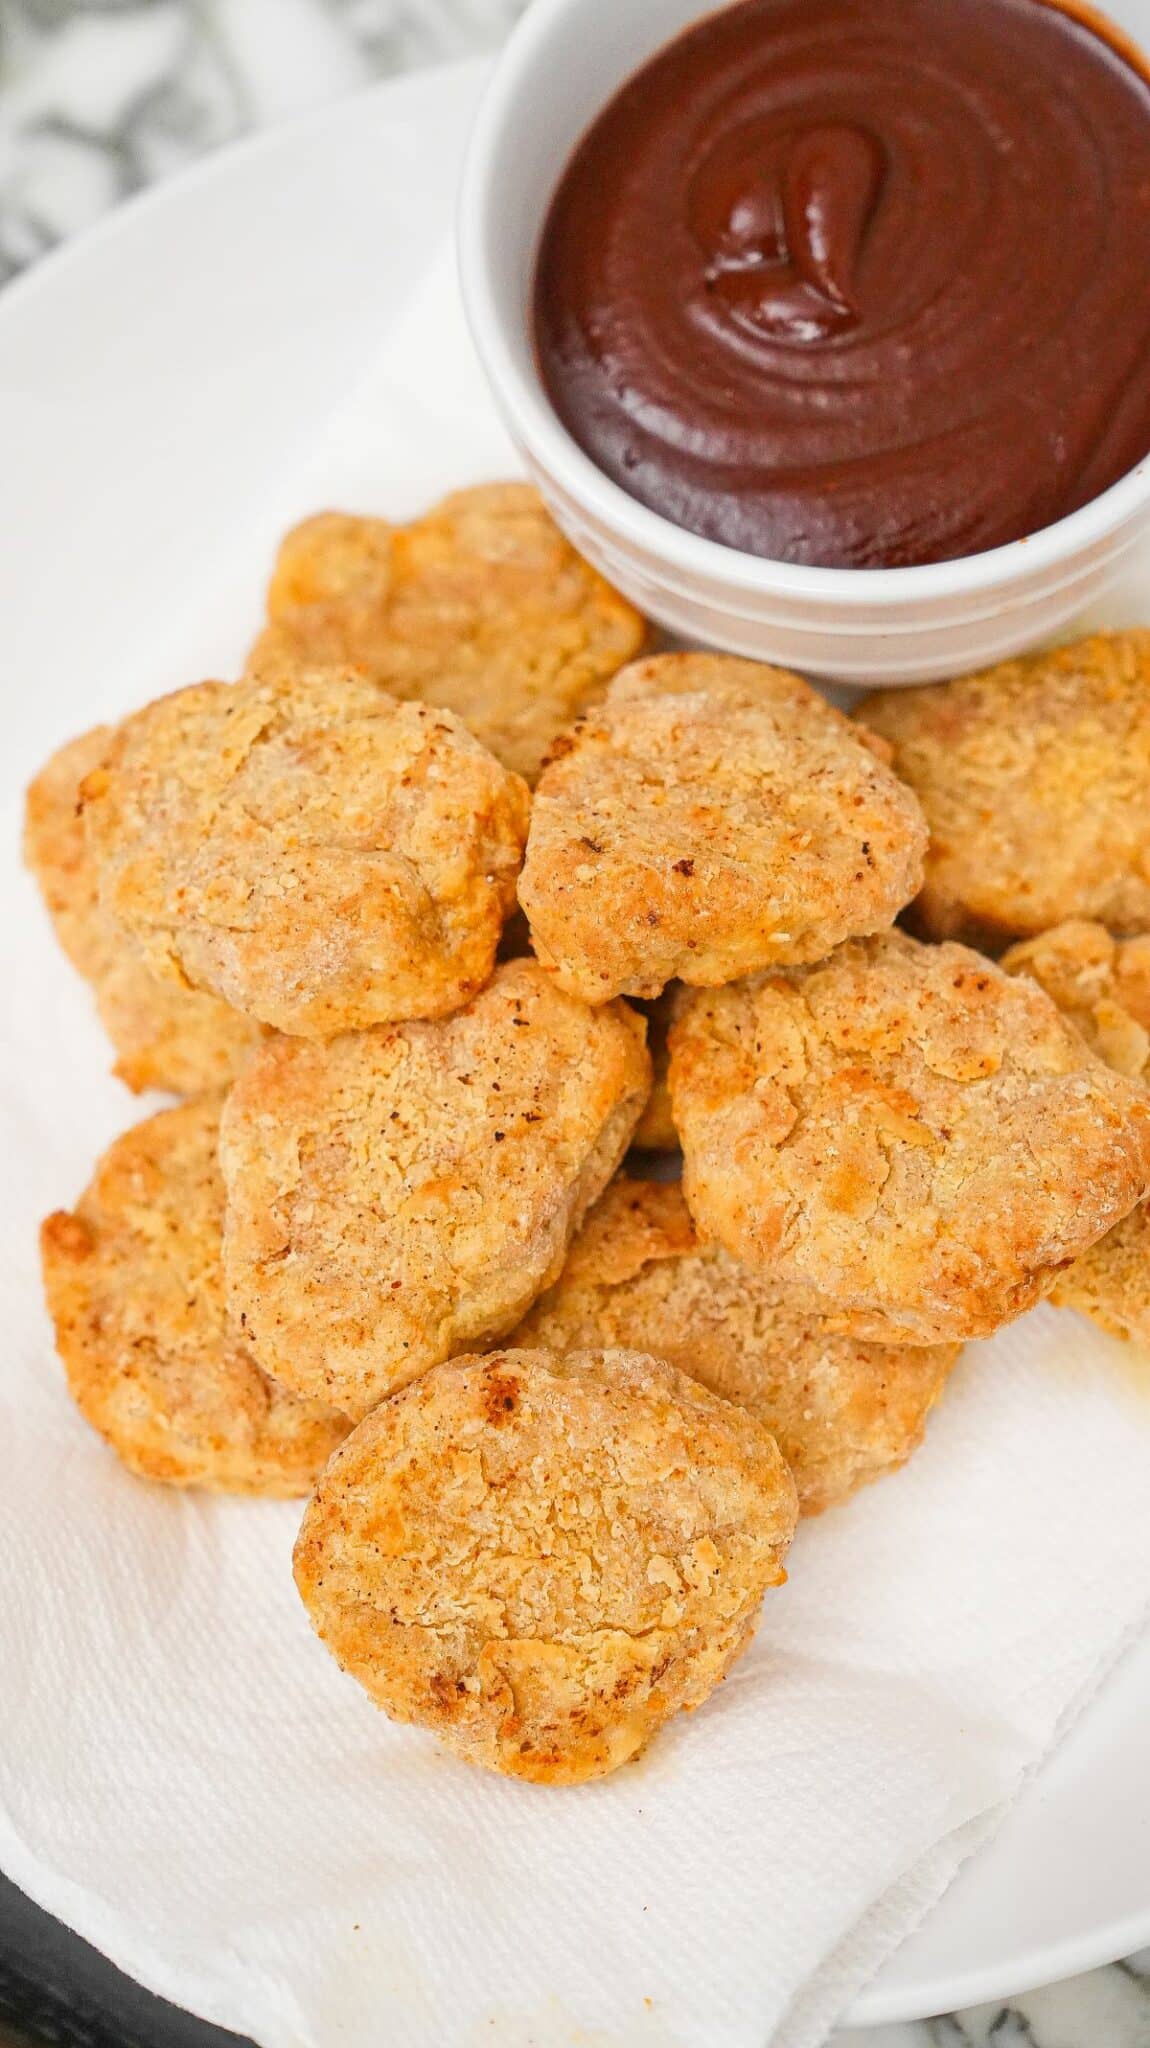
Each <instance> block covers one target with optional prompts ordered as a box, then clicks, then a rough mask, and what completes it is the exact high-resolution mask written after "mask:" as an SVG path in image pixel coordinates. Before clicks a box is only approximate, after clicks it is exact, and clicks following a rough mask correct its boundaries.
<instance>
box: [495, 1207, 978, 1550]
mask: <svg viewBox="0 0 1150 2048" xmlns="http://www.w3.org/2000/svg"><path fill="white" fill-rule="evenodd" d="M511 1341H512V1343H514V1344H517V1345H523V1346H527V1347H528V1348H531V1347H533V1346H539V1347H541V1348H542V1349H545V1350H551V1351H566V1350H568V1349H570V1350H582V1349H584V1348H590V1347H592V1346H602V1347H611V1346H615V1345H621V1346H622V1347H623V1348H624V1349H625V1350H631V1351H646V1352H650V1353H651V1354H652V1355H653V1356H654V1357H656V1358H665V1359H667V1360H668V1361H669V1363H670V1364H671V1365H674V1366H677V1367H678V1369H679V1371H680V1372H685V1373H688V1374H689V1375H690V1377H691V1378H692V1379H696V1380H701V1381H702V1383H703V1385H704V1386H706V1387H709V1388H710V1389H711V1392H712V1393H713V1394H721V1395H722V1397H723V1399H724V1400H726V1401H737V1402H738V1404H739V1406H740V1407H741V1408H747V1409H749V1410H750V1413H751V1414H752V1415H754V1416H755V1417H757V1419H758V1421H760V1422H761V1423H762V1424H763V1425H764V1427H765V1428H766V1429H769V1430H770V1432H771V1435H772V1436H773V1437H774V1438H775V1439H776V1441H777V1443H778V1446H779V1449H780V1450H781V1452H782V1454H783V1456H784V1458H785V1459H786V1461H787V1464H788V1465H789V1466H790V1468H791V1471H792V1473H793V1474H794V1478H795V1484H796V1486H797V1488H798V1495H799V1511H800V1513H801V1514H804V1515H817V1514H821V1513H822V1511H823V1509H824V1508H829V1507H833V1506H834V1505H835V1503H836V1502H837V1501H841V1500H845V1499H846V1497H847V1495H848V1494H851V1493H853V1492H854V1491H855V1490H856V1488H857V1487H860V1486H863V1485H865V1484H866V1482H867V1481H868V1480H871V1479H877V1478H879V1477H880V1476H881V1475H882V1474H883V1473H884V1472H893V1471H895V1470H896V1469H897V1468H898V1466H900V1465H904V1464H905V1463H906V1461H907V1459H908V1458H909V1457H910V1455H911V1452H912V1451H914V1450H917V1448H918V1446H919V1444H920V1443H921V1442H922V1438H923V1432H924V1430H925V1427H926V1418H927V1415H928V1414H929V1412H930V1410H931V1408H932V1407H933V1406H934V1403H935V1402H936V1401H937V1399H938V1397H939V1395H940V1394H941V1392H942V1390H943V1387H944V1386H945V1384H946V1380H947V1377H948V1375H949V1373H950V1371H951V1369H952V1367H953V1366H954V1363H955V1361H956V1359H957V1358H958V1354H959V1346H958V1345H957V1344H934V1345H931V1344H921V1345H919V1344H867V1343H864V1342H863V1341H862V1340H861V1339H860V1338H858V1337H851V1336H848V1335H846V1334H844V1333H843V1332H841V1331H837V1330H834V1329H829V1328H828V1327H827V1323H826V1319H825V1318H824V1317H820V1316H819V1314H818V1313H817V1311H816V1310H814V1309H813V1308H812V1305H811V1296H810V1292H809V1290H808V1289H806V1288H797V1289H796V1288H794V1287H788V1286H787V1284H786V1282H785V1281H781V1280H778V1279H777V1278H776V1277H775V1275H774V1274H773V1273H771V1272H770V1271H768V1270H764V1269H756V1268H754V1267H751V1266H740V1265H739V1263H738V1261H737V1260H735V1259H733V1258H732V1257H731V1256H730V1254H729V1252H725V1251H723V1250H722V1248H721V1247H720V1246H718V1245H704V1244H702V1243H701V1242H700V1240H699V1237H698V1235H697V1233H696V1231H695V1229H694V1226H693V1224H692V1222H691V1217H690V1212H689V1211H688V1208H687V1205H686V1202H685V1201H684V1200H683V1195H682V1191H681V1189H679V1188H678V1187H674V1186H658V1185H657V1184H656V1183H655V1182H653V1181H635V1180H628V1179H627V1178H626V1176H625V1175H623V1174H620V1175H619V1176H618V1177H617V1178H616V1179H615V1180H614V1181H613V1182H612V1184H611V1186H610V1187H609V1188H608V1190H607V1192H606V1194H605V1195H604V1196H603V1197H602V1199H601V1200H600V1201H599V1202H598V1203H597V1204H596V1206H595V1208H594V1209H592V1211H591V1214H590V1215H589V1216H588V1218H587V1221H586V1222H585V1224H584V1225H583V1228H582V1230H581V1231H580V1233H579V1236H578V1237H577V1238H576V1240H575V1242H574V1244H573V1245H572V1247H571V1251H570V1255H569V1257H568V1260H567V1264H566V1265H565V1266H564V1268H563V1271H562V1273H561V1274H560V1276H559V1279H558V1280H557V1281H556V1283H555V1285H554V1287H552V1288H550V1289H549V1290H548V1292H547V1293H546V1294H545V1295H544V1296H543V1297H542V1299H541V1300H539V1301H537V1302H536V1304H535V1307H534V1308H533V1309H531V1310H530V1311H529V1313H528V1315H527V1316H526V1318H525V1320H524V1321H523V1322H522V1323H521V1324H520V1325H519V1328H518V1330H516V1332H515V1334H514V1337H513V1338H512V1339H511Z"/></svg>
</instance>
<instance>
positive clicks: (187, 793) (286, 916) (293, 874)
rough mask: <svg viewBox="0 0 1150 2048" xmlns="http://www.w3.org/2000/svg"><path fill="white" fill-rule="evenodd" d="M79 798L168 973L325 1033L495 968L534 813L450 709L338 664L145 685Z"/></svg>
mask: <svg viewBox="0 0 1150 2048" xmlns="http://www.w3.org/2000/svg"><path fill="white" fill-rule="evenodd" d="M82 799H83V808H84V817H85V822H86V827H87V833H88V844H89V846H90V848H91V849H92V852H93V856H94V858H95V861H96V866H97V873H98V877H99V888H100V901H101V903H102V904H103V906H104V908H105V909H106V910H107V911H108V912H109V914H110V915H111V916H113V917H115V918H116V919H117V921H118V922H119V923H121V924H123V925H125V926H126V927H127V928H128V930H129V931H130V932H131V933H132V934H133V935H134V936H135V937H136V938H137V939H138V940H139V942H140V944H141V945H142V947H143V948H144V950H145V953H146V957H147V959H148V962H149V964H150V965H151V967H152V968H153V969H154V971H155V972H157V973H166V974H167V975H168V976H169V977H170V978H172V979H174V980H175V981H176V982H177V983H181V984H185V983H188V982H190V983H191V984H192V985H193V986H194V987H196V988H203V989H208V990H210V991H211V992H212V993H214V994H215V995H218V996H222V997H223V998H224V1000H225V1001H226V1002H229V1003H232V1004H233V1005H234V1006H235V1008H236V1009H238V1010H242V1011H243V1012H244V1013H245V1015H248V1016H251V1017H255V1018H258V1019H259V1020H260V1022H262V1023H264V1024H269V1025H272V1026H274V1027H275V1028H276V1029H278V1030H281V1031H289V1032H297V1033H299V1034H300V1035H301V1036H304V1037H316V1038H322V1037H328V1036H331V1035H333V1034H334V1033H335V1032H338V1031H342V1030H354V1029H357V1028H359V1027H361V1026H366V1025H370V1024H377V1023H386V1022H390V1021H392V1020H393V1019H395V1018H402V1017H432V1016H442V1015H443V1014H445V1013H446V1012H447V1011H449V1010H454V1009H457V1008H458V1007H459V1005H460V1004H461V1003H464V1002H466V1001H467V999H468V997H469V996H471V995H473V994H474V993H475V990H476V989H477V988H480V987H482V985H483V983H484V982H485V981H486V979H487V977H488V975H489V974H490V972H491V968H492V964H493V962H494V959H495V950H496V947H497V945H498V943H499V935H500V932H501V930H502V926H503V919H504V917H505V916H506V915H507V914H508V913H509V912H510V910H511V908H512V906H513V904H514V902H515V877H516V873H517V871H518V868H519V862H520V857H521V854H522V849H523V841H524V836H525V834H526V829H527V811H528V795H527V789H526V785H525V784H524V783H523V782H522V781H521V780H520V778H519V777H518V776H517V775H510V774H508V772H507V770H506V769H504V768H501V767H500V765H499V763H498V762H497V761H496V760H495V759H494V758H493V756H492V755H490V754H489V753H487V752H486V750H485V749H484V748H483V747H481V746H480V745H479V743H478V741H477V740H475V739H473V738H472V736H471V734H470V733H469V732H468V731H467V730H466V728H465V727H464V726H462V725H461V724H460V723H459V720H458V719H456V718H454V717H453V716H452V714H451V713H450V712H449V711H436V710H432V709H430V708H429V707H428V706H427V705H425V704H397V703H396V702H395V701H394V700H393V699H391V698H389V697H385V696H384V694H383V692H382V691H380V690H377V689H376V688H375V686H374V684H372V683H369V682H367V681H366V680H365V679H364V678H363V677H362V676H354V675H344V674H341V673H339V672H338V671H333V670H319V671H314V672H311V673H308V674H300V675H298V676H296V677H295V678H294V679H293V680H292V681H291V682H290V683H288V682H286V681H284V682H281V683H280V684H279V685H272V684H270V683H259V682H253V681H249V682H246V683H236V684H225V683H200V684H198V685H197V686H195V687H194V688H192V689H189V690H180V691H178V692H177V693H176V694H175V695H174V696H171V697H163V698H161V699H160V700H159V702H158V703H155V704H149V705H148V706H147V708H146V709H145V710H143V711H138V712H136V713H135V714H134V716H133V717H131V718H128V719H126V720H125V722H124V724H123V725H121V726H120V727H119V729H118V731H117V732H116V734H115V736H114V738H113V740H112V743H111V747H110V750H109V752H108V754H107V756H106V758H105V761H104V763H103V765H102V766H101V767H99V768H97V769H96V770H95V771H94V772H93V773H92V774H91V775H89V776H87V777H86V778H85V781H84V784H83V788H82Z"/></svg>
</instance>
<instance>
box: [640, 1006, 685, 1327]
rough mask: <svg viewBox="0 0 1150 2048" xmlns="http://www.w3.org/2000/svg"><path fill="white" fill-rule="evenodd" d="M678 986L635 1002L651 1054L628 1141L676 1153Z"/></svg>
mask: <svg viewBox="0 0 1150 2048" xmlns="http://www.w3.org/2000/svg"><path fill="white" fill-rule="evenodd" d="M678 988H679V984H678V982H675V983H673V984H672V986H671V987H670V988H666V989H664V991H663V993H662V995H661V996H656V998H655V1000H654V1002H652V1003H645V1002H642V1001H638V1002H637V1003H636V1006H635V1007H636V1008H637V1009H638V1010H640V1011H641V1012H642V1014H643V1016H645V1017H646V1019H647V1050H648V1052H649V1053H650V1055H651V1093H650V1094H649V1096H648V1097H647V1106H646V1108H645V1109H644V1111H643V1114H642V1116H641V1117H640V1118H639V1121H638V1123H637V1124H636V1126H635V1135H634V1137H633V1138H632V1140H631V1143H632V1144H633V1145H637V1146H638V1147H639V1149H640V1151H643V1152H677V1151H678V1149H679V1133H678V1131H677V1130H676V1129H675V1119H674V1116H673V1114H672V1111H671V1090H670V1086H669V1084H668V1080H667V1069H668V1066H669V1064H670V1058H671V1055H670V1053H669V1051H668V1049H667V1033H668V1031H669V1030H670V1028H671V1018H672V1016H673V1015H674V1008H675V997H676V995H677V993H678ZM641 1348H642V1347H641V1346H640V1349H641Z"/></svg>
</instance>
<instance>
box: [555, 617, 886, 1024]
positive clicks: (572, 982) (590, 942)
mask: <svg viewBox="0 0 1150 2048" xmlns="http://www.w3.org/2000/svg"><path fill="white" fill-rule="evenodd" d="M925 848H926V826H925V824H924V822H923V818H922V813H921V811H920V809H919V806H918V801H917V799H916V798H915V797H914V796H913V795H912V794H911V792H910V790H908V789H906V788H905V787H904V786H903V785H902V784H901V783H900V782H899V781H898V780H897V779H896V777H895V776H894V775H893V774H892V773H891V771H890V769H889V768H888V767H887V766H886V764H885V761H884V760H883V759H880V758H879V755H878V754H877V753H876V752H874V751H872V749H871V748H870V747H869V746H866V745H863V744H860V740H859V734H858V731H857V729H856V728H854V727H852V726H851V724H850V721H849V720H848V719H845V718H844V717H843V716H842V714H841V712H838V711H835V710H833V709H832V707H831V706H830V705H829V704H827V703H826V702H825V701H824V700H823V698H821V697H820V696H819V695H818V694H817V692H816V691H814V690H812V689H811V687H810V685H809V684H807V683H804V682H803V681H802V680H801V678H800V677H798V676H792V675H788V674H787V673H786V672H785V671H784V670H782V669H775V668H767V667H764V666H763V665H762V664H761V663H757V662H751V661H735V660H732V659H730V658H728V657H727V656H725V655H716V654H666V655H657V656H655V657H653V658H652V659H651V660H650V661H644V662H637V663H635V664H634V665H633V666H632V667H631V668H628V669H625V670H624V671H623V673H622V674H621V675H620V676H617V677H616V679H615V681H614V683H613V684H612V685H611V688H610V690H609V691H608V694H607V701H606V703H605V704H604V706H603V708H602V709H601V710H595V711H592V712H590V713H588V714H587V716H586V717H585V718H584V719H583V720H582V721H581V722H580V724H579V725H577V726H576V727H575V729H574V731H573V732H572V733H570V734H568V735H566V736H565V737H564V738H562V739H560V740H559V741H557V742H556V745H555V747H554V748H553V749H552V753H551V756H550V759H549V762H548V765H547V766H546V768H545V770H544V773H543V775H542V777H541V779H540V782H539V787H538V790H537V792H536V797H535V806H534V810H533V814H532V820H531V830H530V833H529V834H528V840H527V856H526V860H525V862H524V867H523V874H522V877H521V880H520V885H519V900H520V902H521V903H522V905H523V908H524V910H525V911H526V912H527V918H528V922H529V923H530V926H531V933H532V939H533V942H534V945H535V951H536V953H537V954H538V956H539V958H540V960H541V961H542V962H543V963H544V965H545V966H549V967H550V968H552V969H553V971H554V973H555V976H556V979H557V980H558V982H559V984H560V986H561V987H562V988H566V989H568V990H569V991H570V993H571V994H572V995H577V996H581V997H582V998H583V1000H584V1002H589V1003H600V1002H603V1001H605V1000H607V999H608V998H609V997H611V996H616V995H620V994H622V995H630V996H657V995H658V994H659V992H660V990H661V989H662V988H664V987H665V985H666V984H667V982H669V981H670V980H671V979H672V978H673V977H674V976H678V977H679V978H680V979H681V980H682V981H685V982H689V983H692V984H694V985H696V986H700V987H711V986H714V985H716V984H718V983H722V982H727V981H734V980H736V979H737V978H738V977H740V976H742V975H746V974H751V973H753V972H755V970H756V969H759V968H762V967H767V966H773V965H775V964H776V963H777V962H787V961H805V960H820V959H822V958H823V957H824V955H826V954H827V953H829V952H830V951H831V949H832V947H834V946H836V945H837V944H838V943H839V941H840V940H841V939H845V938H848V937H850V936H851V935H852V934H854V933H867V932H873V931H878V930H881V929H882V928H884V927H885V926H887V925H889V924H891V923H892V921H893V919H894V917H895V914H896V912H897V911H899V910H900V909H901V908H902V906H903V904H904V903H907V902H909V900H910V898H911V897H912V896H913V895H914V893H915V891H916V890H917V888H918V887H919V884H920V881H921V879H922V857H923V853H924V851H925Z"/></svg>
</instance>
